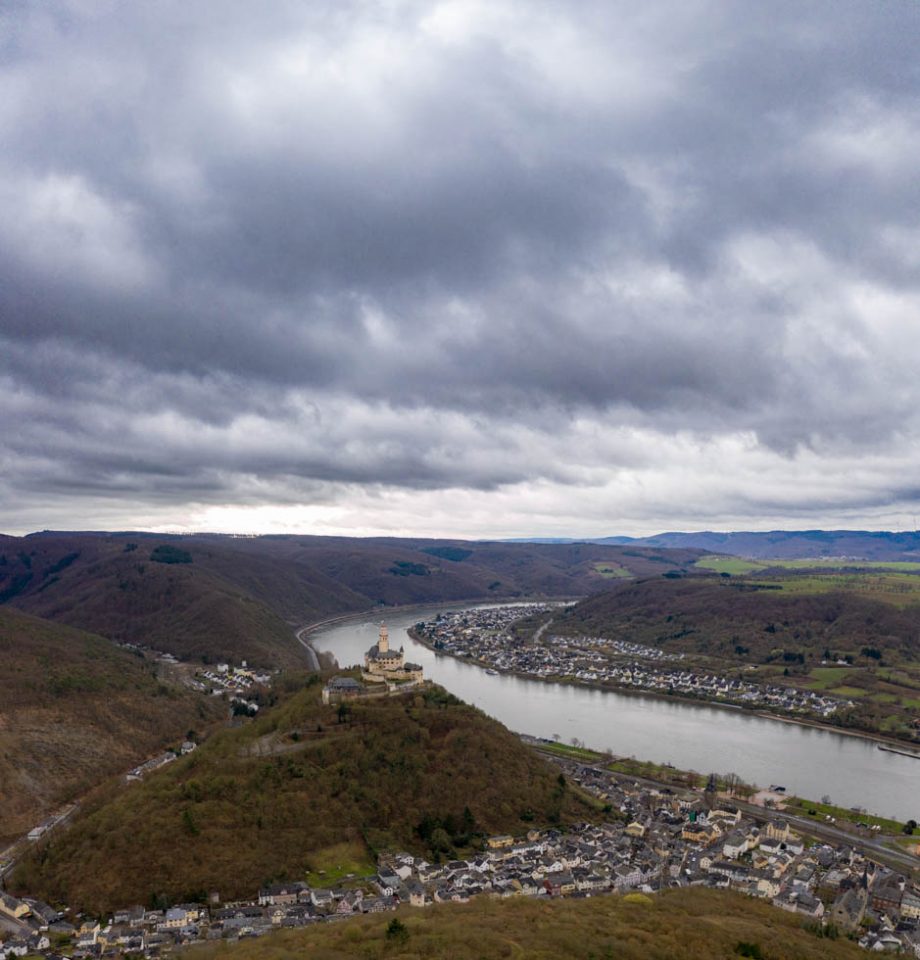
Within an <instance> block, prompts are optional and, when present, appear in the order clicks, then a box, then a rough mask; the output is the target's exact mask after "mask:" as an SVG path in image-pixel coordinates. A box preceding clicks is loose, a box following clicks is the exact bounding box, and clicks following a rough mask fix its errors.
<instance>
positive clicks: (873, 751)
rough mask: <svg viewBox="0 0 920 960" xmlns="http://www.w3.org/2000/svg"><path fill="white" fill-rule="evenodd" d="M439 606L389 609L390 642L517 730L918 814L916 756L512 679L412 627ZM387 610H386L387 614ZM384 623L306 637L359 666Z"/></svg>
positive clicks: (725, 714) (882, 810) (887, 811)
mask: <svg viewBox="0 0 920 960" xmlns="http://www.w3.org/2000/svg"><path fill="white" fill-rule="evenodd" d="M451 609H454V610H455V609H461V608H458V607H457V606H449V605H443V606H437V607H430V608H424V609H421V608H416V609H412V610H389V611H387V612H386V614H385V616H386V624H387V626H388V627H389V631H390V646H391V647H399V646H402V645H404V646H405V651H406V659H407V660H410V661H412V662H415V663H420V664H422V666H423V667H424V668H425V676H426V677H430V678H431V679H432V680H434V681H436V682H437V683H439V684H441V685H442V686H443V687H445V688H446V689H448V690H450V692H451V693H453V694H455V695H456V696H458V697H460V698H461V699H463V700H466V701H467V702H468V703H472V704H475V705H476V706H477V707H479V708H480V709H481V710H483V711H484V712H485V713H487V714H489V715H490V716H492V717H495V719H496V720H500V721H501V722H502V723H503V724H504V725H505V726H507V727H509V728H510V729H512V730H515V731H518V732H519V733H529V734H532V735H534V736H539V737H553V736H554V735H556V734H558V735H559V737H560V738H561V739H562V740H563V741H564V742H569V741H570V740H571V739H572V738H573V737H577V738H578V739H579V740H582V741H584V743H585V744H586V745H587V746H589V747H593V748H594V749H596V750H606V749H609V750H611V751H612V752H613V753H615V754H617V755H620V756H635V757H638V758H640V759H643V760H654V761H656V762H659V763H672V764H673V765H674V766H676V767H680V768H682V769H691V770H698V771H700V772H703V773H709V772H713V771H714V772H717V773H728V772H733V773H737V774H738V775H739V776H740V777H741V778H742V779H743V780H746V781H748V782H749V783H756V784H758V785H759V786H762V787H766V786H769V785H770V784H782V785H784V786H785V787H786V788H787V790H788V792H789V793H795V794H797V795H799V796H804V797H810V798H812V799H815V800H817V799H820V798H821V797H822V796H824V795H828V796H830V798H831V800H832V802H833V803H836V804H839V805H841V806H846V807H853V806H859V807H865V808H866V809H868V810H870V811H871V812H872V813H876V814H879V815H881V816H890V817H895V818H897V819H901V820H906V819H909V818H914V819H918V820H920V760H914V759H912V758H910V757H904V756H900V755H898V754H893V753H885V752H884V751H882V750H879V749H878V748H877V747H876V745H875V744H874V743H872V742H871V741H868V740H863V739H861V738H859V737H851V736H846V735H844V734H839V733H833V732H831V731H829V730H819V729H815V728H813V727H806V726H800V725H798V724H792V723H783V722H781V721H778V720H769V719H766V718H764V717H757V716H752V715H751V714H749V713H747V712H745V711H741V710H734V709H731V708H725V707H715V706H706V705H702V704H694V703H686V702H682V701H671V700H668V699H662V698H658V697H650V696H642V695H641V694H627V693H616V692H612V691H606V690H592V689H589V688H587V687H575V686H570V685H568V684H558V683H544V682H542V681H539V680H526V679H523V678H521V677H514V676H506V675H499V676H490V675H489V674H487V673H486V672H485V671H484V670H483V669H482V668H480V667H477V666H474V665H472V664H469V663H464V662H462V661H459V660H455V659H454V658H452V657H447V656H443V655H438V654H435V653H434V652H433V651H431V650H429V649H428V648H427V647H425V646H424V645H422V644H420V643H418V642H417V641H415V640H413V639H412V638H411V637H410V636H409V635H408V633H407V629H408V628H409V627H411V626H412V625H413V624H415V623H418V622H419V621H420V620H425V619H428V618H430V617H433V616H434V615H435V614H436V613H438V612H447V611H448V610H451ZM381 616H383V614H382V613H381ZM380 623H381V620H378V619H372V618H370V617H367V618H355V619H352V620H348V621H345V622H343V623H339V624H334V625H331V626H328V627H324V628H321V629H320V630H318V631H316V632H315V633H313V634H312V635H311V636H310V642H311V643H312V645H313V647H314V648H315V649H316V650H327V651H329V652H331V653H332V654H333V655H334V656H335V657H336V659H337V660H338V662H339V665H340V666H342V667H346V666H350V665H352V664H358V663H361V664H363V662H364V654H365V652H366V651H367V649H368V648H369V647H370V646H372V645H373V644H374V643H375V642H376V639H377V631H378V629H379V625H380Z"/></svg>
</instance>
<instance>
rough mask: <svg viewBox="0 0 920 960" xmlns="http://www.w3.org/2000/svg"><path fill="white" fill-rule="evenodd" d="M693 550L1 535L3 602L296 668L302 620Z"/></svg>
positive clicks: (171, 646) (576, 584) (546, 583)
mask: <svg viewBox="0 0 920 960" xmlns="http://www.w3.org/2000/svg"><path fill="white" fill-rule="evenodd" d="M699 556H701V553H700V552H699V551H696V550H661V549H658V548H643V547H623V546H611V545H603V544H546V545H544V544H524V543H522V544H509V543H497V542H496V543H479V542H467V541H456V540H412V539H396V538H393V539H390V538H374V539H350V538H347V537H301V536H296V537H255V538H242V537H229V536H218V535H196V536H190V537H165V536H159V535H157V536H154V535H145V534H136V533H124V534H100V533H52V532H48V533H41V534H35V535H32V536H28V537H19V538H15V537H0V604H4V603H5V604H9V605H12V606H15V607H17V608H19V609H21V610H24V611H27V612H29V613H32V614H35V615H37V616H40V617H44V618H46V619H49V620H53V621H55V622H59V623H66V624H69V625H71V626H75V627H80V628H82V629H85V630H90V631H92V632H94V633H98V634H101V635H103V636H106V637H109V638H111V639H113V640H118V641H129V642H133V643H140V644H144V645H147V646H150V647H153V648H155V649H159V650H164V651H168V652H170V653H173V654H175V655H177V656H180V657H192V658H197V659H211V660H217V659H221V660H223V659H232V660H234V661H236V662H239V661H240V660H242V659H247V660H249V661H250V662H251V663H253V664H257V665H260V666H297V665H302V663H303V654H302V650H301V649H300V647H299V645H298V644H297V643H296V641H295V640H294V637H293V630H292V627H293V626H294V625H299V624H304V623H308V622H313V621H316V620H320V619H323V618H325V617H332V616H336V615H339V614H343V613H351V612H358V611H363V610H367V609H369V608H372V607H376V606H379V607H387V606H393V605H398V604H413V603H442V602H448V601H459V600H500V599H509V598H517V597H525V596H526V597H531V596H556V597H558V596H584V595H586V594H590V593H592V592H595V591H598V590H602V589H604V588H605V587H606V586H607V585H608V584H609V583H610V582H611V580H614V579H617V578H622V577H630V576H649V575H658V574H661V573H665V572H668V571H682V570H683V571H686V570H687V569H689V568H690V566H692V564H693V562H694V561H695V560H696V559H697V558H698V557H699Z"/></svg>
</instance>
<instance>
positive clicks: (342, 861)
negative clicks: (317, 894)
mask: <svg viewBox="0 0 920 960" xmlns="http://www.w3.org/2000/svg"><path fill="white" fill-rule="evenodd" d="M309 867H310V869H309V871H308V872H307V883H308V884H309V885H310V886H311V887H331V886H334V885H337V884H339V883H341V881H342V880H344V879H346V878H347V877H350V876H355V877H366V876H367V875H368V874H371V873H373V872H374V871H375V870H376V865H375V863H374V861H373V860H372V859H370V858H369V856H368V853H367V847H365V846H364V844H362V843H337V844H335V845H334V846H331V847H325V848H324V849H322V850H318V851H317V852H316V853H313V854H311V855H310V858H309Z"/></svg>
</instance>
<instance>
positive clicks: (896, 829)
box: [784, 797, 918, 835]
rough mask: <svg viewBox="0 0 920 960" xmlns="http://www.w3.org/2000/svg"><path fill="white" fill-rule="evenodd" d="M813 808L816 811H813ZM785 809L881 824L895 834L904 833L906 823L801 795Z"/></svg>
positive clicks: (807, 814) (812, 815) (869, 823)
mask: <svg viewBox="0 0 920 960" xmlns="http://www.w3.org/2000/svg"><path fill="white" fill-rule="evenodd" d="M812 810H813V811H814V813H812V812H811V811H812ZM784 811H785V812H786V813H790V814H797V815H798V816H800V817H809V818H810V819H811V818H813V819H815V820H823V819H824V818H825V817H826V816H829V817H833V818H834V819H835V820H844V821H846V822H848V823H865V824H868V825H869V826H870V827H872V826H879V827H881V828H882V830H883V831H884V832H885V833H890V834H895V835H898V834H901V835H903V832H904V824H903V823H902V822H901V821H900V820H892V819H889V818H888V817H876V816H873V815H872V814H869V813H857V812H856V811H855V810H850V809H849V808H848V807H838V806H835V805H834V804H833V803H818V802H817V801H815V800H803V799H802V798H801V797H789V799H788V800H787V802H786V804H785V807H784ZM917 832H918V831H914V833H917Z"/></svg>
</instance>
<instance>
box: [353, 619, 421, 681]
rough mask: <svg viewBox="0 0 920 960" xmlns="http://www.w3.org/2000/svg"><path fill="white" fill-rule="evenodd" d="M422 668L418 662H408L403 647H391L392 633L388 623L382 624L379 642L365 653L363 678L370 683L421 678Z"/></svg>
mask: <svg viewBox="0 0 920 960" xmlns="http://www.w3.org/2000/svg"><path fill="white" fill-rule="evenodd" d="M422 676H423V671H422V668H421V667H420V666H419V665H418V664H417V663H406V656H405V653H404V652H403V648H402V647H400V648H399V649H398V650H391V649H390V635H389V632H388V631H387V628H386V625H385V624H381V626H380V636H379V638H378V640H377V642H376V643H375V644H374V646H372V647H371V648H370V650H368V651H367V653H366V654H364V674H363V678H364V679H365V680H366V681H368V682H370V683H384V682H386V681H387V680H421V679H422Z"/></svg>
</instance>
